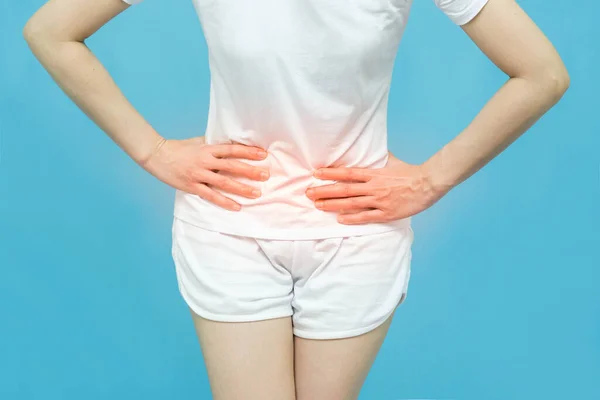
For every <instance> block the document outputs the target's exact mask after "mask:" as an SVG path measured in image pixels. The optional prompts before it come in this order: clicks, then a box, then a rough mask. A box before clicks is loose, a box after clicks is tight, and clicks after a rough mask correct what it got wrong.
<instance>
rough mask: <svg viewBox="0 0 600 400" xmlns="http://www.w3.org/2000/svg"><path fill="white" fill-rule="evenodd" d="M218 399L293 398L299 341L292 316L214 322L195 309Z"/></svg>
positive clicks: (209, 372) (262, 399)
mask: <svg viewBox="0 0 600 400" xmlns="http://www.w3.org/2000/svg"><path fill="white" fill-rule="evenodd" d="M192 318H193V321H194V326H195V328H196V333H197V334H198V339H199V341H200V347H201V348H202V354H203V357H204V362H205V364H206V369H207V371H208V378H209V381H210V386H211V390H212V393H213V398H214V399H215V400H238V399H243V400H293V399H295V394H294V392H295V389H294V342H293V337H294V336H293V334H292V323H291V319H290V318H289V317H286V318H277V319H270V320H265V321H257V322H239V323H237V322H215V321H209V320H207V319H204V318H201V317H200V316H198V315H197V314H195V313H194V312H193V311H192Z"/></svg>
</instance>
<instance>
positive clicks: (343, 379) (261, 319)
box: [173, 218, 414, 400]
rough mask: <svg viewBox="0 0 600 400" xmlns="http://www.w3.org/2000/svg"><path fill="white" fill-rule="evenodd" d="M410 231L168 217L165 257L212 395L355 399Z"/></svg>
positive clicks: (400, 296)
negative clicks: (279, 231)
mask: <svg viewBox="0 0 600 400" xmlns="http://www.w3.org/2000/svg"><path fill="white" fill-rule="evenodd" d="M413 239H414V235H413V231H412V229H411V228H410V227H407V228H402V229H396V230H392V231H388V232H384V233H378V234H372V235H363V236H351V237H337V238H328V239H318V240H267V239H256V238H249V237H243V236H234V235H228V234H224V233H219V232H214V231H210V230H206V229H203V228H200V227H197V226H195V225H192V224H189V223H187V222H184V221H182V220H180V219H177V218H176V219H175V221H174V224H173V258H174V261H175V266H176V272H177V281H178V285H179V290H180V292H181V295H182V297H183V298H184V300H185V302H186V303H187V305H188V306H189V308H190V310H191V312H192V317H193V320H194V325H195V327H196V331H197V334H198V337H199V341H200V345H201V348H202V353H203V356H204V359H205V363H206V367H207V371H208V375H209V380H210V384H211V389H212V392H213V396H214V398H215V399H217V400H219V399H222V400H229V399H244V400H245V399H249V400H252V399H260V400H269V399H274V400H286V399H297V400H304V399H306V400H309V399H310V400H319V399H327V400H338V399H340V400H342V399H344V400H345V399H355V398H356V397H357V396H358V392H359V391H360V388H361V387H362V384H363V382H364V380H365V378H366V376H367V373H368V371H369V369H370V367H371V365H372V363H373V361H374V360H375V357H376V355H377V352H378V351H379V348H380V346H381V344H382V342H383V340H384V338H385V335H386V333H387V330H388V328H389V325H390V322H391V318H392V315H393V313H394V311H395V309H396V307H397V306H398V305H399V304H400V303H401V302H402V301H403V300H404V298H405V297H406V293H407V290H408V282H409V278H410V262H411V245H412V242H413Z"/></svg>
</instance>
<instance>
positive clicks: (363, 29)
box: [124, 0, 487, 240]
mask: <svg viewBox="0 0 600 400" xmlns="http://www.w3.org/2000/svg"><path fill="white" fill-rule="evenodd" d="M124 1H126V2H128V3H139V2H141V0H124ZM192 1H193V4H194V7H195V9H196V11H197V13H198V16H199V18H200V23H201V25H202V29H203V32H204V37H205V39H206V42H207V46H208V56H209V67H210V75H211V83H210V105H209V110H208V122H207V126H206V132H205V136H206V142H207V143H208V144H217V143H224V142H228V141H234V142H239V143H243V144H248V145H256V146H260V147H262V148H264V149H266V150H267V151H268V153H269V155H268V157H267V158H266V159H265V160H262V161H247V160H242V161H244V162H247V163H249V164H254V165H259V166H267V167H268V168H269V170H270V173H271V177H270V178H269V180H267V181H265V182H257V181H251V180H248V179H245V178H236V179H238V180H239V181H242V182H244V183H248V184H250V185H253V186H255V187H258V188H260V189H261V191H262V196H261V197H260V198H258V199H247V198H244V197H241V196H236V195H232V194H228V193H223V194H225V195H226V196H229V197H231V198H233V199H234V200H236V201H237V202H239V203H240V204H242V210H241V211H237V212H235V211H228V210H225V209H222V208H220V207H218V206H215V205H213V204H211V203H210V202H208V201H205V200H203V199H201V198H200V197H198V196H196V195H192V194H188V193H185V192H182V191H177V193H176V198H175V216H176V217H177V218H180V219H182V220H184V221H186V222H189V223H192V224H194V225H197V226H200V227H202V228H206V229H209V230H214V231H219V232H223V233H228V234H235V235H241V236H249V237H259V238H266V239H285V240H302V239H319V238H327V237H336V236H353V235H365V234H374V233H382V232H385V231H389V230H392V229H398V228H401V227H406V226H408V225H410V218H406V219H402V220H398V221H394V222H392V223H383V224H364V225H343V224H340V223H338V222H337V220H336V217H337V213H334V212H324V211H321V210H318V209H316V208H315V206H314V203H313V202H312V201H311V200H310V199H308V198H307V197H306V195H305V191H306V189H307V188H309V187H312V186H320V185H323V184H328V183H332V182H331V181H322V180H318V179H316V178H314V177H313V172H314V170H315V169H316V168H319V167H326V166H346V167H362V168H381V167H383V166H385V164H386V162H387V155H388V148H387V105H388V95H389V89H390V84H391V78H392V70H393V66H394V60H395V57H396V54H397V50H398V45H399V43H400V38H401V37H402V33H403V31H404V28H405V27H406V23H407V20H408V16H409V11H410V7H411V5H412V0H228V1H225V0H192ZM434 1H435V3H436V4H437V6H438V7H439V8H440V9H441V10H442V11H444V13H446V15H447V16H448V17H449V18H450V19H451V20H452V21H454V23H456V24H458V25H462V24H465V23H467V22H469V21H470V20H471V19H472V18H474V17H475V15H476V14H477V13H478V12H479V11H480V10H481V9H482V8H483V6H484V5H485V3H486V2H487V0H434Z"/></svg>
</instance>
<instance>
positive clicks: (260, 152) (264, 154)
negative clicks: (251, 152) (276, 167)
mask: <svg viewBox="0 0 600 400" xmlns="http://www.w3.org/2000/svg"><path fill="white" fill-rule="evenodd" d="M258 155H259V156H261V157H266V156H267V152H266V151H264V150H259V151H258Z"/></svg>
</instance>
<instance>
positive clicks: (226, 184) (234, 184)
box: [199, 171, 261, 199]
mask: <svg viewBox="0 0 600 400" xmlns="http://www.w3.org/2000/svg"><path fill="white" fill-rule="evenodd" d="M199 180H200V182H202V183H205V184H207V185H210V186H212V187H215V188H217V189H221V190H223V191H225V192H228V193H233V194H237V195H240V196H243V197H247V198H249V199H255V198H257V197H260V195H261V192H260V190H259V189H257V188H255V187H252V186H250V185H245V184H243V183H241V182H238V181H236V180H234V179H231V178H229V177H227V176H224V175H221V174H216V173H214V172H211V171H202V173H201V174H200V177H199Z"/></svg>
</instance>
